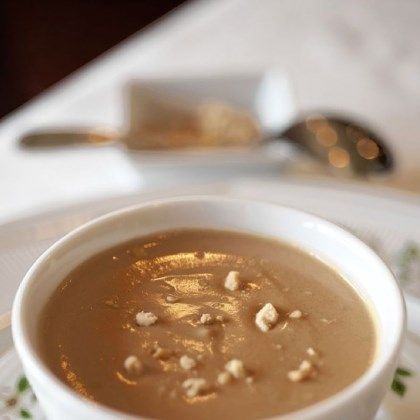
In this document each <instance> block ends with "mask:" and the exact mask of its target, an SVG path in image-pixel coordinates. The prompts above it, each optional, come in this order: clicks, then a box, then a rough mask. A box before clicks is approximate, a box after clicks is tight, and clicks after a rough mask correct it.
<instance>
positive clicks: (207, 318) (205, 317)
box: [200, 314, 213, 324]
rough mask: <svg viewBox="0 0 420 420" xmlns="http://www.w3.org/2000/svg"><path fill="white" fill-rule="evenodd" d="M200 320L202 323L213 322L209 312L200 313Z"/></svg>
mask: <svg viewBox="0 0 420 420" xmlns="http://www.w3.org/2000/svg"><path fill="white" fill-rule="evenodd" d="M200 322H201V323H202V324H211V323H212V322H213V317H212V316H211V315H210V314H202V315H201V317H200Z"/></svg>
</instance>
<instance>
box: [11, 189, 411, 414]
mask: <svg viewBox="0 0 420 420" xmlns="http://www.w3.org/2000/svg"><path fill="white" fill-rule="evenodd" d="M186 202H191V203H199V204H203V203H209V202H211V203H213V204H226V203H230V204H234V203H236V204H239V205H245V204H248V205H262V206H266V207H267V208H272V209H274V208H277V209H282V210H283V211H286V212H287V213H289V214H291V215H295V216H300V217H305V218H306V219H307V221H312V222H314V223H318V224H322V225H324V226H325V227H328V228H330V229H333V230H334V231H335V232H336V234H338V235H341V236H342V237H343V238H346V239H347V240H350V241H352V242H353V243H354V244H356V245H357V246H358V247H359V248H360V249H361V250H362V251H363V253H364V254H366V255H367V256H368V257H369V258H370V259H371V260H372V262H373V261H374V260H376V263H377V264H380V265H382V266H383V268H384V269H385V271H386V272H388V274H389V276H388V278H387V279H386V281H388V282H389V284H390V286H391V287H392V288H393V291H394V293H393V298H394V300H395V303H396V304H397V307H398V314H395V318H397V317H398V319H397V322H396V324H395V331H396V334H395V338H396V340H395V342H394V343H392V344H391V345H390V346H389V347H390V349H389V350H388V351H387V352H385V354H381V355H380V357H378V355H377V356H375V358H374V361H373V362H372V364H371V365H370V366H369V368H368V369H367V370H366V371H365V372H364V373H363V374H362V375H361V376H360V377H358V378H357V379H356V380H355V381H354V382H352V383H351V384H349V385H348V386H346V387H345V388H343V389H342V390H340V391H338V392H336V393H335V394H333V395H331V396H330V397H327V398H325V399H323V400H321V401H318V402H316V403H314V404H312V405H310V406H308V407H305V408H303V409H299V410H296V411H292V412H290V413H286V414H283V415H279V416H275V417H272V418H282V419H286V418H298V417H299V418H307V416H310V417H312V416H321V415H326V414H328V413H329V412H332V411H334V410H335V409H337V408H338V407H340V406H341V405H344V404H345V403H346V402H348V401H350V400H354V399H357V398H358V396H361V395H363V393H364V392H365V391H366V389H367V388H369V386H370V385H371V384H374V383H375V382H376V381H377V380H378V379H379V377H380V375H381V374H382V372H383V371H384V370H386V368H387V366H388V365H389V364H390V363H392V361H393V360H394V359H395V358H396V356H397V354H398V351H399V349H400V347H401V344H402V340H403V337H404V330H405V324H406V309H405V303H404V298H403V295H402V292H401V289H400V287H399V286H398V283H397V281H396V279H395V277H394V275H393V273H392V271H391V270H390V268H389V267H388V265H387V264H386V263H385V262H384V261H383V260H382V259H381V258H380V257H379V256H378V255H377V254H376V253H375V252H374V251H373V250H372V249H371V248H370V247H369V246H368V245H366V244H365V243H364V242H363V241H361V240H360V239H359V238H357V237H356V236H355V235H353V234H351V233H350V232H348V231H346V230H345V229H343V228H342V227H340V226H338V225H336V224H334V223H332V222H330V221H327V220H325V219H323V218H321V217H318V216H315V215H312V214H310V213H307V212H304V211H301V210H297V209H294V208H292V207H288V206H284V205H279V204H276V203H272V202H268V201H263V200H252V199H242V198H232V197H226V196H217V195H212V196H200V195H193V196H183V197H171V198H164V199H157V200H152V201H148V202H144V203H140V204H135V205H131V206H128V207H124V208H121V209H118V210H114V211H112V212H110V213H107V214H105V215H102V216H100V217H97V218H94V219H93V220H91V221H89V222H87V223H84V224H82V225H81V226H79V227H78V228H76V229H74V230H72V231H71V232H69V233H67V234H66V235H65V236H63V237H62V238H61V239H59V240H58V241H56V242H55V243H54V244H53V245H51V246H50V247H49V248H48V249H47V250H46V251H44V252H43V253H42V254H41V256H39V257H38V258H37V260H36V261H35V262H34V263H33V265H32V266H31V267H30V269H29V270H28V272H27V273H26V275H25V276H24V278H23V280H22V282H21V284H20V285H19V288H18V291H17V293H16V296H15V299H14V302H13V308H12V334H13V341H14V344H15V347H16V350H17V353H18V355H19V357H20V359H21V360H22V361H23V365H24V367H25V369H28V370H31V372H32V374H33V375H34V376H36V377H37V381H38V383H39V384H41V385H42V386H43V387H45V388H47V389H49V390H53V391H54V398H55V399H57V400H60V401H61V402H62V403H63V404H64V405H66V406H72V407H75V408H77V410H79V409H80V410H82V409H83V410H84V412H85V413H86V414H89V415H95V414H96V415H97V414H101V415H103V416H106V418H110V417H112V418H118V417H120V418H121V415H124V418H127V419H138V418H139V417H138V416H133V415H131V414H128V413H124V412H122V411H119V410H117V409H113V408H111V407H108V406H106V405H103V404H101V403H97V402H93V401H90V400H87V399H85V398H83V397H81V396H80V395H79V394H78V393H77V392H75V391H73V390H72V389H71V388H70V387H68V386H67V385H66V384H64V383H63V382H62V381H61V380H59V379H58V378H57V377H56V376H55V375H54V374H53V372H52V371H50V369H49V368H48V366H46V364H45V363H44V362H43V361H42V358H41V356H40V355H39V354H38V351H37V350H36V349H35V346H34V344H33V343H32V341H31V339H30V338H29V336H28V331H27V326H26V325H25V312H26V310H27V309H26V305H25V304H26V303H27V302H29V301H30V299H31V296H30V294H29V291H30V289H31V286H32V284H33V283H34V282H36V281H37V278H38V276H37V275H38V272H39V271H40V270H41V269H42V267H43V266H44V265H45V264H47V263H48V260H49V259H50V258H51V257H52V256H53V255H54V254H55V253H56V252H57V251H59V250H60V249H61V248H62V247H64V246H65V245H66V244H67V243H68V242H70V241H71V240H72V239H74V238H77V237H78V236H79V235H80V234H82V233H88V232H89V231H95V230H96V229H98V228H100V227H101V226H103V225H107V224H109V223H112V222H113V221H116V220H118V219H121V218H124V217H125V216H127V215H128V214H131V213H136V212H142V211H144V210H147V209H150V208H153V207H158V206H166V205H177V204H180V203H186ZM168 229H170V227H168ZM116 244H117V242H116V243H115V245H116ZM337 268H339V267H337ZM384 281H385V280H384ZM57 284H58V283H57ZM140 418H145V417H140Z"/></svg>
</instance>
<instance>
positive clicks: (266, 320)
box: [255, 303, 279, 332]
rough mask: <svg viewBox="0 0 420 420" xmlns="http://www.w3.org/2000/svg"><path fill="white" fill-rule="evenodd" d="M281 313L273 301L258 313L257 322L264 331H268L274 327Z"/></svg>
mask: <svg viewBox="0 0 420 420" xmlns="http://www.w3.org/2000/svg"><path fill="white" fill-rule="evenodd" d="M278 319H279V314H278V312H277V310H276V308H275V307H274V306H273V305H272V304H271V303H266V304H265V305H264V306H263V307H262V308H261V309H260V311H259V312H257V315H256V316H255V324H256V325H257V327H258V328H259V329H260V330H261V331H263V332H267V331H268V330H269V329H270V328H272V327H273V326H274V325H275V324H276V323H277V321H278Z"/></svg>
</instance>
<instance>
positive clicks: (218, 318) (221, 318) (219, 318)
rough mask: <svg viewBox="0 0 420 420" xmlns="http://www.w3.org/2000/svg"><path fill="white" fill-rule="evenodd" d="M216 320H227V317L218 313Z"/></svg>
mask: <svg viewBox="0 0 420 420" xmlns="http://www.w3.org/2000/svg"><path fill="white" fill-rule="evenodd" d="M216 321H219V322H225V317H224V316H223V315H217V316H216Z"/></svg>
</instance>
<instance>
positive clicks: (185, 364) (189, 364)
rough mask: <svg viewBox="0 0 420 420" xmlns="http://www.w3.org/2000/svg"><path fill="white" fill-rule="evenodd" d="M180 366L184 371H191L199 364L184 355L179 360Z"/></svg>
mask: <svg viewBox="0 0 420 420" xmlns="http://www.w3.org/2000/svg"><path fill="white" fill-rule="evenodd" d="M179 365H180V366H181V367H182V369H185V370H191V369H193V368H195V367H196V366H197V362H196V361H195V360H194V359H193V358H192V357H189V356H186V355H184V356H181V358H180V359H179Z"/></svg>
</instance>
